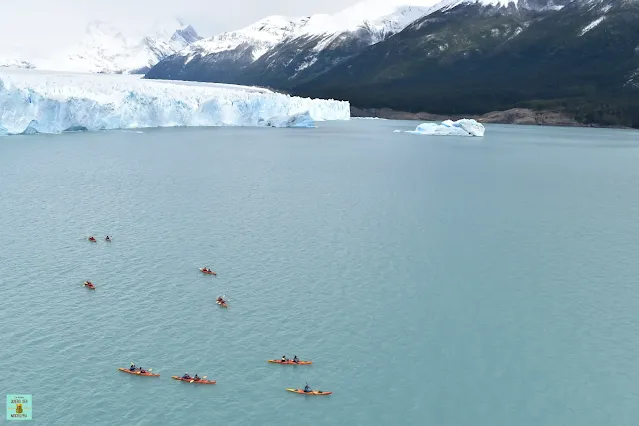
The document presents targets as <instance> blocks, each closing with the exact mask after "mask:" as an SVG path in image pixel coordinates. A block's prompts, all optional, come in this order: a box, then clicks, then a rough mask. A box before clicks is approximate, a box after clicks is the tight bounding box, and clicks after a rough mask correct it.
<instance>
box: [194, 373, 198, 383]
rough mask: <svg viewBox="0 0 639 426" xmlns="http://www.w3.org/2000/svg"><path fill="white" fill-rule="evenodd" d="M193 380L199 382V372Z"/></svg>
mask: <svg viewBox="0 0 639 426" xmlns="http://www.w3.org/2000/svg"><path fill="white" fill-rule="evenodd" d="M193 380H195V381H196V382H197V381H198V380H200V376H198V375H197V373H195V377H193Z"/></svg>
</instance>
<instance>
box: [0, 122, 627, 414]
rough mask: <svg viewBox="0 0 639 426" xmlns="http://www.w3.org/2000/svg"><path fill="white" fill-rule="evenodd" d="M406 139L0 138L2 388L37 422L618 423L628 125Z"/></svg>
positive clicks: (258, 133) (157, 133)
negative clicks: (310, 390) (143, 370)
mask: <svg viewBox="0 0 639 426" xmlns="http://www.w3.org/2000/svg"><path fill="white" fill-rule="evenodd" d="M415 125H416V123H408V122H392V121H376V120H358V121H352V122H343V123H321V124H320V127H319V128H317V129H300V130H294V129H252V128H216V129H164V130H148V131H144V132H143V133H142V132H104V133H77V134H68V135H59V136H45V135H37V136H25V137H17V136H16V137H7V138H2V139H0V207H1V208H0V224H1V225H0V226H1V229H2V233H0V237H1V244H0V321H1V323H2V327H0V342H1V344H0V371H1V372H2V374H1V375H0V391H1V392H2V393H4V394H7V393H14V392H17V393H20V392H22V393H30V394H32V395H33V415H34V419H35V420H36V422H37V423H40V424H47V425H87V424H91V425H194V424H197V425H208V424H228V425H267V424H269V425H270V424H273V425H299V424H304V425H320V424H321V425H348V426H352V425H397V424H405V425H432V426H448V425H450V426H459V425H469V426H476V425H490V426H500V425H503V426H514V425H518V426H519V425H522V426H527V425H530V426H538V425H579V426H587V425H593V426H595V425H596V426H601V425H636V424H637V419H639V320H638V316H639V133H638V132H632V131H621V130H593V129H560V128H537V127H515V126H489V127H488V130H487V132H486V137H485V138H483V139H478V138H458V137H423V136H415V135H409V134H401V133H393V132H392V131H393V130H394V129H398V128H399V129H412V128H414V126H415ZM106 234H108V235H112V236H113V238H114V241H113V242H112V243H111V244H108V243H105V242H104V241H102V239H103V238H104V236H105V235H106ZM89 235H96V236H97V237H99V242H98V243H97V244H91V243H89V242H88V241H87V237H88V236H89ZM204 265H207V266H210V267H211V268H213V269H214V270H216V271H217V272H218V277H217V278H215V277H210V276H204V275H202V274H201V273H200V272H199V271H198V270H197V268H198V267H201V266H204ZM87 279H90V280H92V281H93V282H94V283H95V284H96V286H97V290H96V291H95V292H91V291H88V290H86V289H84V288H82V282H84V281H85V280H87ZM220 294H225V295H226V296H227V297H229V298H230V308H229V309H228V310H223V309H221V308H219V307H218V306H217V305H215V303H214V301H215V298H216V297H217V296H218V295H220ZM283 354H286V355H288V356H291V357H292V356H293V355H298V356H299V357H300V358H302V359H312V360H313V361H314V364H313V365H312V366H309V367H302V366H298V367H288V366H279V365H269V364H267V363H266V360H267V359H269V358H277V357H281V356H282V355H283ZM131 361H134V362H136V363H138V364H141V365H143V366H145V367H147V368H153V371H154V372H157V373H160V374H161V377H159V378H146V377H133V376H130V375H126V374H122V373H120V372H118V371H117V368H118V367H126V366H128V365H129V363H130V362H131ZM186 371H188V372H189V373H191V374H194V373H198V374H199V375H207V376H208V377H209V378H211V379H215V380H217V381H218V384H217V385H215V386H196V385H189V384H185V383H180V382H177V381H174V380H170V376H171V375H176V374H183V373H184V372H186ZM305 382H308V383H309V384H310V385H311V386H312V387H314V388H316V389H322V390H330V391H333V392H334V394H333V395H331V396H330V397H322V398H320V397H304V396H301V395H294V394H291V393H288V392H285V391H284V388H287V387H301V386H304V383H305ZM0 396H2V398H3V399H4V395H0ZM2 422H5V420H4V415H3V416H2V420H0V423H2Z"/></svg>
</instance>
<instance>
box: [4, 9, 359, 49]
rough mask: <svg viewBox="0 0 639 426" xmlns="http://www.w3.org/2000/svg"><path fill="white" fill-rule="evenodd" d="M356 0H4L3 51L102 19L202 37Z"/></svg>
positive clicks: (64, 38) (54, 39) (58, 39)
mask: <svg viewBox="0 0 639 426" xmlns="http://www.w3.org/2000/svg"><path fill="white" fill-rule="evenodd" d="M354 3H357V0H322V1H316V0H313V1H311V0H301V1H300V0H298V1H291V0H271V1H263V0H230V1H229V0H0V10H1V11H2V23H0V54H1V53H2V51H3V50H5V51H8V50H15V49H19V50H24V52H25V53H26V52H27V51H28V50H30V49H28V48H29V47H32V48H37V49H38V50H40V49H41V48H43V47H44V46H52V45H56V44H61V43H69V42H72V41H73V40H75V39H77V38H78V37H79V35H81V34H82V32H83V31H84V28H86V25H87V23H88V22H90V21H92V20H96V19H100V20H103V21H106V22H109V23H113V24H114V25H115V26H117V27H119V28H122V30H123V32H125V33H126V32H129V31H134V30H136V29H138V30H139V29H140V28H144V27H149V26H150V25H151V24H152V22H153V21H154V20H155V19H167V18H170V17H173V16H178V17H180V18H181V19H183V20H184V21H185V22H187V23H191V24H193V26H194V27H195V28H196V29H197V30H198V32H199V33H200V34H201V35H203V36H211V35H214V34H216V33H220V32H224V31H228V30H233V29H238V28H241V27H243V26H246V25H249V24H251V23H253V22H255V21H257V20H258V19H260V18H263V17H265V16H268V15H284V16H304V15H311V14H315V13H334V12H336V11H339V10H341V9H344V8H346V7H348V6H350V5H352V4H354Z"/></svg>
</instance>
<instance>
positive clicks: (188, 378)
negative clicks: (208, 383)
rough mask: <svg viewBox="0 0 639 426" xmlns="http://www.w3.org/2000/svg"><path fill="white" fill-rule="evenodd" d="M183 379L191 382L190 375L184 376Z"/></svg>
mask: <svg viewBox="0 0 639 426" xmlns="http://www.w3.org/2000/svg"><path fill="white" fill-rule="evenodd" d="M182 378H183V379H184V380H191V376H189V373H186V374H184V376H182Z"/></svg>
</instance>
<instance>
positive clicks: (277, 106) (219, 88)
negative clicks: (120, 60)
mask: <svg viewBox="0 0 639 426" xmlns="http://www.w3.org/2000/svg"><path fill="white" fill-rule="evenodd" d="M275 117H277V119H276V120H275V119H274V118H275ZM289 117H290V120H289ZM295 117H297V118H295ZM302 118H303V120H301V119H302ZM349 118H350V105H349V103H348V102H345V101H336V100H332V99H330V100H325V99H310V98H299V97H294V96H289V95H284V94H280V93H275V92H272V91H270V90H267V89H262V88H257V87H247V86H234V85H228V84H214V83H195V82H178V81H162V80H144V79H140V77H139V76H135V75H133V76H129V75H103V74H97V75H96V74H74V73H51V72H43V71H36V70H7V71H2V72H0V134H24V133H36V132H38V133H60V132H63V131H67V130H78V129H82V130H84V129H86V130H109V129H136V128H147V127H176V126H260V125H273V124H275V123H274V121H276V122H277V125H278V127H279V126H282V125H283V126H286V125H287V124H300V120H301V121H302V122H306V123H309V122H310V123H312V122H313V121H322V120H348V119H349Z"/></svg>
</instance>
